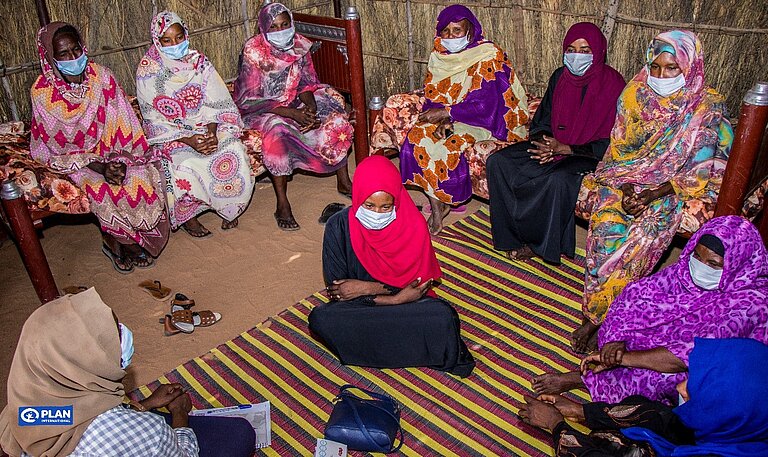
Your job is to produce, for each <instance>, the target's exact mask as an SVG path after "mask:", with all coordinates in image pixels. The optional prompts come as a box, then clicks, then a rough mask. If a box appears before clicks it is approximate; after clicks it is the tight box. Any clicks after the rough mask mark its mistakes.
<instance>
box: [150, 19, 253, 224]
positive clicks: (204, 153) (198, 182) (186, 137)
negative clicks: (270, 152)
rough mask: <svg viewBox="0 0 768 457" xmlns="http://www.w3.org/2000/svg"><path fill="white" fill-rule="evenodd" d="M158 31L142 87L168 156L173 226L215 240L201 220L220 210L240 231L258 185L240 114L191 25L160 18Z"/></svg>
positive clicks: (154, 135) (154, 132)
mask: <svg viewBox="0 0 768 457" xmlns="http://www.w3.org/2000/svg"><path fill="white" fill-rule="evenodd" d="M150 28H151V33H152V45H150V47H149V50H147V52H146V54H145V55H144V58H142V59H141V62H139V67H138V69H137V70H136V90H137V95H138V99H139V107H140V108H141V113H142V115H143V117H144V129H145V131H146V132H147V137H148V138H149V142H150V143H152V144H153V145H155V147H156V148H158V149H159V150H161V151H162V152H163V155H164V156H165V160H163V167H164V168H165V178H166V181H167V183H166V185H167V190H166V194H167V196H168V208H169V212H170V216H171V225H172V226H173V228H174V229H176V228H178V227H181V228H183V229H184V230H185V231H186V232H187V233H189V234H190V235H191V236H193V237H198V238H201V237H207V236H210V235H211V232H210V231H209V230H208V229H207V228H206V227H204V226H203V225H202V224H201V223H200V221H198V219H197V216H198V215H199V214H200V213H202V212H204V211H207V210H209V209H212V210H214V211H216V213H217V214H218V215H219V216H220V217H221V218H222V219H223V221H222V222H221V228H222V229H224V230H227V229H231V228H234V227H236V226H237V223H238V219H237V218H238V217H239V216H240V214H241V213H242V212H243V211H245V208H246V207H247V206H248V202H249V201H250V199H251V194H252V193H253V186H254V179H253V176H252V174H251V168H250V164H249V159H248V156H247V154H246V152H245V146H243V143H242V142H241V141H240V133H241V128H242V122H241V120H240V114H239V113H238V112H237V107H236V106H235V104H234V102H233V101H232V97H231V96H230V95H229V91H228V90H227V86H226V85H225V84H224V81H223V80H222V79H221V76H219V74H218V73H217V72H216V69H215V68H213V65H212V64H211V62H210V61H209V60H208V58H206V57H205V56H204V55H203V54H202V53H200V52H199V51H196V50H190V49H189V33H188V31H187V26H186V25H184V22H182V20H181V18H180V17H179V16H178V15H177V14H176V13H172V12H170V11H163V12H161V13H158V14H157V15H156V16H155V17H154V18H153V19H152V24H151V27H150Z"/></svg>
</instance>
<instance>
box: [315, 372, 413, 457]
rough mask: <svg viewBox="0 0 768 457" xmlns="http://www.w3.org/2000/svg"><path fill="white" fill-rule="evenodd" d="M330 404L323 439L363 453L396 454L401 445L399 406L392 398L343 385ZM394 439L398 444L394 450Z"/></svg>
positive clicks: (401, 431)
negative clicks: (353, 391) (362, 396)
mask: <svg viewBox="0 0 768 457" xmlns="http://www.w3.org/2000/svg"><path fill="white" fill-rule="evenodd" d="M352 389H357V390H360V391H362V392H365V394H366V395H368V396H369V397H371V398H370V399H366V398H361V397H358V396H357V395H355V394H353V393H352V392H350V390H352ZM334 402H335V403H334V405H333V411H332V412H331V417H329V418H328V423H327V424H326V426H325V439H327V440H331V441H336V442H338V443H343V444H346V445H347V448H348V449H352V450H355V451H366V452H384V453H390V452H396V451H398V450H399V449H400V447H401V446H402V445H403V428H402V427H401V426H400V405H399V404H398V403H397V402H396V401H395V400H394V399H393V398H392V397H390V396H388V395H382V394H377V393H376V392H371V391H370V390H366V389H362V388H360V387H355V386H353V385H352V384H346V385H344V386H342V388H341V390H340V391H339V395H338V396H337V397H336V398H335V399H334ZM398 435H399V438H400V443H399V444H398V445H397V446H395V441H396V440H397V439H398Z"/></svg>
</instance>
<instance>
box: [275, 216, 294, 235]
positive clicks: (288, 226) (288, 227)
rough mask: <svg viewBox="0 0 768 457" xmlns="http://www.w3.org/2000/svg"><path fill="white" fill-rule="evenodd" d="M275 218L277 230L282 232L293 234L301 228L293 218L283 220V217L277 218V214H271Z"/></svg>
mask: <svg viewBox="0 0 768 457" xmlns="http://www.w3.org/2000/svg"><path fill="white" fill-rule="evenodd" d="M272 215H273V216H275V222H277V228H279V229H280V230H282V231H284V232H295V231H296V230H298V229H300V228H301V226H300V225H299V223H298V222H296V219H295V218H290V219H287V218H284V217H277V213H274V214H272Z"/></svg>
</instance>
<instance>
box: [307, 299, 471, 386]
mask: <svg viewBox="0 0 768 457" xmlns="http://www.w3.org/2000/svg"><path fill="white" fill-rule="evenodd" d="M309 329H310V330H311V331H312V332H313V333H314V334H315V336H316V337H317V338H318V339H320V340H321V341H322V342H324V344H325V345H326V346H327V347H328V348H329V349H330V350H331V351H332V352H333V353H334V354H335V355H336V356H337V357H338V358H339V360H340V361H341V363H343V364H345V365H357V366H363V367H373V368H405V367H429V368H433V369H435V370H440V371H446V372H449V373H451V374H454V375H457V376H460V377H467V376H469V375H470V373H472V370H473V369H474V367H475V361H474V358H473V357H472V354H470V352H469V350H468V349H467V346H466V345H465V344H464V341H463V340H462V339H461V336H460V334H459V316H458V314H457V313H456V310H455V309H453V307H452V306H451V305H449V304H448V303H446V302H445V301H443V300H440V299H437V298H430V297H425V298H422V299H420V300H418V301H415V302H412V303H406V304H403V305H394V306H379V305H371V304H370V299H366V298H359V299H355V300H350V301H345V302H331V303H328V304H325V305H321V306H318V307H316V308H315V309H313V310H312V312H311V313H310V315H309Z"/></svg>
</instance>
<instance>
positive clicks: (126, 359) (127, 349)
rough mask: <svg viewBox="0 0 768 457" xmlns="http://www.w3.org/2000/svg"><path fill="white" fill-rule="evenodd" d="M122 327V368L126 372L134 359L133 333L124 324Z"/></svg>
mask: <svg viewBox="0 0 768 457" xmlns="http://www.w3.org/2000/svg"><path fill="white" fill-rule="evenodd" d="M118 325H120V351H121V353H120V368H122V369H123V370H125V369H126V368H128V365H130V364H131V359H132V358H133V332H132V331H131V329H129V328H128V327H126V326H125V325H123V324H118Z"/></svg>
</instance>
